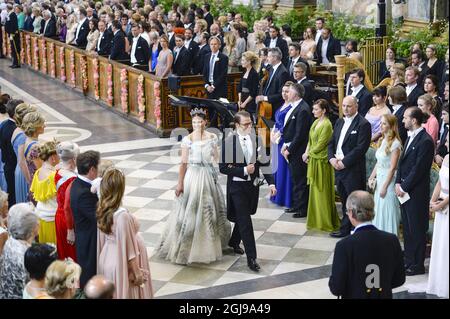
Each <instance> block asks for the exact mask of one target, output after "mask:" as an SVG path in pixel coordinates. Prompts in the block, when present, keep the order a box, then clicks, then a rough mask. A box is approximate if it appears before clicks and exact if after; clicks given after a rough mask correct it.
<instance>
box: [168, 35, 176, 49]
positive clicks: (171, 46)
mask: <svg viewBox="0 0 450 319" xmlns="http://www.w3.org/2000/svg"><path fill="white" fill-rule="evenodd" d="M167 36H169V35H167ZM175 45H176V44H175V33H174V34H173V35H172V37H171V38H170V39H169V49H170V50H171V51H173V49H174V48H175Z"/></svg>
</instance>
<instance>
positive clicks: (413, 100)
mask: <svg viewBox="0 0 450 319" xmlns="http://www.w3.org/2000/svg"><path fill="white" fill-rule="evenodd" d="M424 94H425V92H424V91H423V90H422V88H421V87H420V86H419V84H417V86H416V87H415V88H414V89H413V90H412V91H411V93H409V95H408V106H417V100H418V99H419V96H421V95H424Z"/></svg>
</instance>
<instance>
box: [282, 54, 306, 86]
mask: <svg viewBox="0 0 450 319" xmlns="http://www.w3.org/2000/svg"><path fill="white" fill-rule="evenodd" d="M298 62H302V63H304V64H305V65H306V76H307V77H308V76H310V74H311V70H310V67H309V63H308V61H306V60H305V59H303V58H301V57H298V60H297V61H296V62H295V61H294V60H292V58H289V62H288V65H287V67H286V68H287V70H288V72H289V78H290V80H291V81H293V82H295V79H294V66H295V64H296V63H298Z"/></svg>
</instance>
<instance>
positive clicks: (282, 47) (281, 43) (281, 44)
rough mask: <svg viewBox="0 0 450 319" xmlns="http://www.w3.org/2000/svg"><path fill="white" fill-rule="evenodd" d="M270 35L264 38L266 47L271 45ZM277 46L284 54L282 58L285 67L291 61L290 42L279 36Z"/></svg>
mask: <svg viewBox="0 0 450 319" xmlns="http://www.w3.org/2000/svg"><path fill="white" fill-rule="evenodd" d="M270 40H271V38H270V37H266V39H265V40H264V45H265V46H266V47H268V48H269V47H270ZM276 47H277V48H279V49H280V50H281V53H282V54H283V56H282V58H281V63H283V65H284V66H285V67H288V63H289V47H288V44H287V42H286V40H285V39H283V38H282V37H281V36H279V37H278V38H277V44H276Z"/></svg>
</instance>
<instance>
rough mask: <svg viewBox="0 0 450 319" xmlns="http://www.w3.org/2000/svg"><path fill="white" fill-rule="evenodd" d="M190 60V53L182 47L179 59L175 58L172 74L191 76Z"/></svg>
mask: <svg viewBox="0 0 450 319" xmlns="http://www.w3.org/2000/svg"><path fill="white" fill-rule="evenodd" d="M189 60H190V56H189V51H188V50H187V49H186V47H185V46H182V47H181V49H180V51H179V52H178V55H177V57H174V58H173V66H172V72H173V73H174V74H176V75H178V76H184V75H189V74H190V73H191V70H190V61H189Z"/></svg>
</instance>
